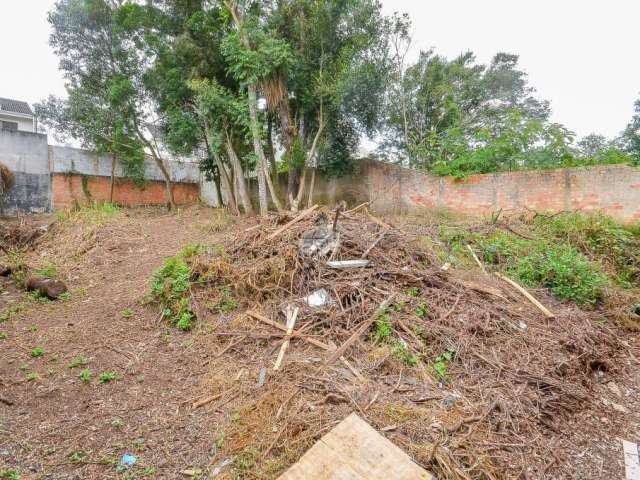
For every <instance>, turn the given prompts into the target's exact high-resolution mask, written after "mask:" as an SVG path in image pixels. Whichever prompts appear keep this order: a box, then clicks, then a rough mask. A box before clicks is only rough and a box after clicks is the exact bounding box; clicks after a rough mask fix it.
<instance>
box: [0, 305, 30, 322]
mask: <svg viewBox="0 0 640 480" xmlns="http://www.w3.org/2000/svg"><path fill="white" fill-rule="evenodd" d="M25 307H26V305H25V304H24V303H16V304H15V305H12V306H10V307H9V308H7V309H6V310H5V311H4V312H2V313H0V322H6V321H7V320H9V319H10V318H11V317H13V316H14V315H16V314H18V313H20V312H21V311H22V310H24V309H25Z"/></svg>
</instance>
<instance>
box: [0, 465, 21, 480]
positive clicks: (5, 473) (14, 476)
mask: <svg viewBox="0 0 640 480" xmlns="http://www.w3.org/2000/svg"><path fill="white" fill-rule="evenodd" d="M0 478H1V479H2V480H20V473H19V472H18V470H16V469H15V468H9V469H4V468H3V469H0Z"/></svg>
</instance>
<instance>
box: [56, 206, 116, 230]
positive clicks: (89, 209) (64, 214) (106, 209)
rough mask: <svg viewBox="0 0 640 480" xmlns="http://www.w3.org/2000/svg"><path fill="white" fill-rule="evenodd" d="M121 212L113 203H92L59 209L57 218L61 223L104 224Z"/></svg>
mask: <svg viewBox="0 0 640 480" xmlns="http://www.w3.org/2000/svg"><path fill="white" fill-rule="evenodd" d="M119 212H120V209H119V208H118V206H117V205H114V204H112V203H108V202H105V203H90V204H86V205H75V206H74V207H73V208H70V209H64V210H58V211H57V212H56V220H57V221H58V223H59V224H61V225H64V224H73V223H77V222H83V223H85V224H87V225H102V224H105V223H107V222H109V221H110V220H112V219H113V218H114V217H115V216H116V215H117V214H118V213H119Z"/></svg>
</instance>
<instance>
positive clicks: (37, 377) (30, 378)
mask: <svg viewBox="0 0 640 480" xmlns="http://www.w3.org/2000/svg"><path fill="white" fill-rule="evenodd" d="M27 380H28V381H30V382H34V381H36V380H40V375H39V374H38V373H36V372H31V373H30V374H29V375H27Z"/></svg>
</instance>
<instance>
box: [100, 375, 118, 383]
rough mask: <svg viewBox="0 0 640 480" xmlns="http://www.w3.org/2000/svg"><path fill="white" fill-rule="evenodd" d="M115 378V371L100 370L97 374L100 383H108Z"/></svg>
mask: <svg viewBox="0 0 640 480" xmlns="http://www.w3.org/2000/svg"><path fill="white" fill-rule="evenodd" d="M115 379H116V373H115V372H102V373H101V374H100V375H99V376H98V381H99V382H100V383H109V382H111V381H113V380H115Z"/></svg>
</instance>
